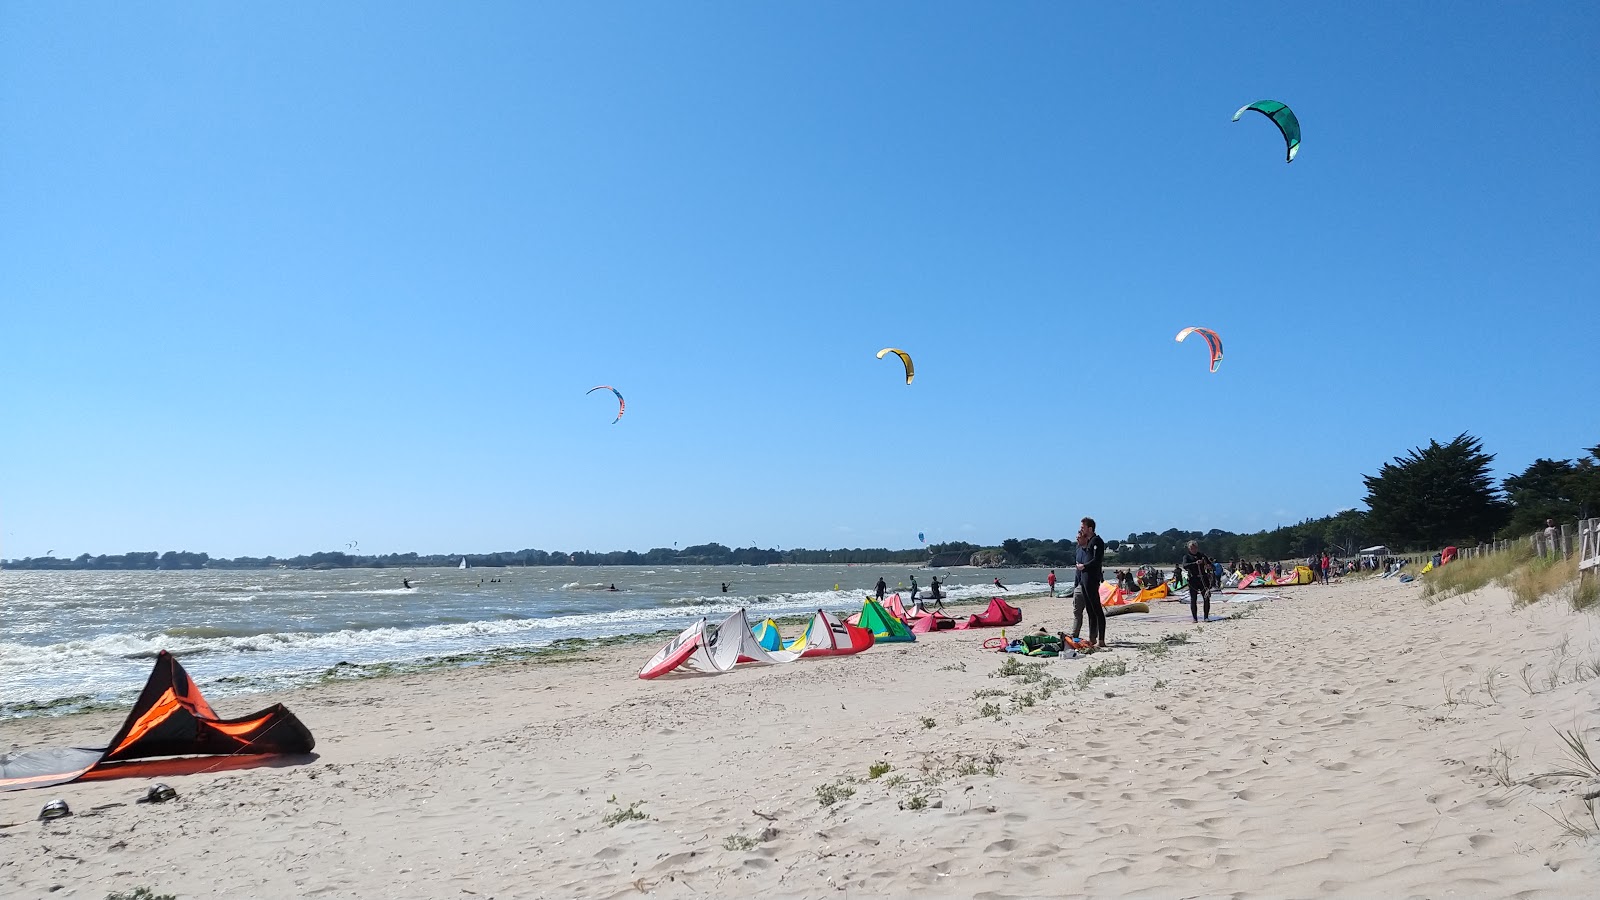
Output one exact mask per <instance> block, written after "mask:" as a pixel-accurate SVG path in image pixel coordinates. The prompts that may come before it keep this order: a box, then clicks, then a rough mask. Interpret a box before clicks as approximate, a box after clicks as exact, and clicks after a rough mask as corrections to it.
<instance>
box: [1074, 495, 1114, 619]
mask: <svg viewBox="0 0 1600 900" xmlns="http://www.w3.org/2000/svg"><path fill="white" fill-rule="evenodd" d="M1077 544H1078V562H1077V567H1078V580H1077V582H1076V583H1075V584H1074V585H1073V588H1072V590H1073V594H1074V598H1073V606H1074V608H1076V606H1077V598H1078V595H1080V594H1081V595H1082V599H1083V611H1084V612H1086V613H1088V615H1089V643H1091V644H1093V645H1094V646H1095V647H1096V648H1098V649H1101V650H1104V649H1106V611H1105V607H1103V606H1101V605H1100V580H1101V579H1102V578H1104V577H1105V571H1104V566H1105V561H1106V542H1105V541H1104V540H1102V539H1101V538H1100V535H1098V534H1095V533H1094V519H1091V518H1089V517H1088V516H1084V517H1083V521H1082V523H1081V524H1079V526H1078V540H1077ZM1073 621H1074V625H1073V629H1072V636H1073V637H1077V636H1078V628H1077V624H1076V623H1077V618H1076V616H1075V617H1074V620H1073Z"/></svg>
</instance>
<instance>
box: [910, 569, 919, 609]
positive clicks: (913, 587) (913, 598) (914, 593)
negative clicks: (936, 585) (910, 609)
mask: <svg viewBox="0 0 1600 900" xmlns="http://www.w3.org/2000/svg"><path fill="white" fill-rule="evenodd" d="M919 590H921V588H919V587H917V576H915V575H913V576H911V602H912V603H915V602H917V591H919Z"/></svg>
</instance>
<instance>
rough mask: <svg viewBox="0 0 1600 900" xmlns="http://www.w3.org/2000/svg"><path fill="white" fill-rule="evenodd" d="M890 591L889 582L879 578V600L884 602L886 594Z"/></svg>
mask: <svg viewBox="0 0 1600 900" xmlns="http://www.w3.org/2000/svg"><path fill="white" fill-rule="evenodd" d="M888 593H889V583H888V582H886V581H884V580H883V579H882V578H879V579H878V602H879V603H882V602H883V598H884V596H885V595H887V594H888Z"/></svg>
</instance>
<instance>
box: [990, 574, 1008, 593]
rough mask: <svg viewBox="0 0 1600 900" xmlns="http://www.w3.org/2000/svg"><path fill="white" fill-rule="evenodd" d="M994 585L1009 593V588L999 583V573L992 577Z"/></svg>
mask: <svg viewBox="0 0 1600 900" xmlns="http://www.w3.org/2000/svg"><path fill="white" fill-rule="evenodd" d="M994 586H995V587H997V588H999V589H1000V590H1002V591H1005V592H1006V593H1008V594H1009V593H1011V588H1008V587H1006V586H1005V585H1003V584H1001V583H1000V576H999V575H996V576H995V577H994Z"/></svg>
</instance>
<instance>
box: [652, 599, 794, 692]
mask: <svg viewBox="0 0 1600 900" xmlns="http://www.w3.org/2000/svg"><path fill="white" fill-rule="evenodd" d="M768 621H769V622H770V621H771V620H768ZM763 624H766V623H763ZM774 634H776V631H774ZM798 658H799V656H798V654H794V653H787V652H784V651H782V650H776V649H769V648H768V647H766V646H764V645H763V643H762V640H761V639H760V638H758V637H756V635H755V633H754V632H753V631H751V630H750V620H749V619H746V618H745V613H744V610H742V609H740V610H735V611H734V612H733V613H732V614H731V615H729V616H728V617H727V618H726V619H724V620H722V623H721V624H720V625H712V624H710V623H709V622H707V621H706V620H705V619H700V620H698V621H696V622H695V623H694V624H693V625H690V626H689V627H688V628H685V629H684V630H683V631H682V632H681V633H679V635H678V636H677V637H675V638H673V639H672V640H671V641H668V642H667V645H666V646H665V647H662V648H661V649H660V650H658V651H657V652H656V655H655V656H652V657H650V661H649V662H647V663H645V664H644V668H643V669H640V670H639V677H640V678H643V679H646V680H649V679H651V678H659V677H660V676H662V675H665V674H667V673H668V672H671V671H673V670H675V669H680V668H681V669H684V670H685V671H688V672H696V673H699V674H702V675H721V674H723V673H724V672H731V671H732V670H733V667H734V666H736V665H738V664H739V663H755V664H757V665H763V666H770V665H773V664H775V663H784V662H793V661H794V660H796V659H798Z"/></svg>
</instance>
